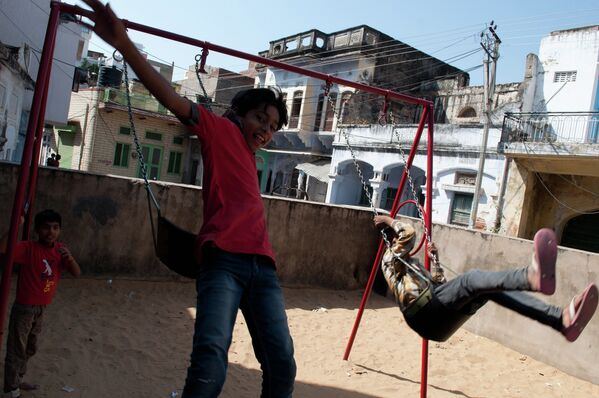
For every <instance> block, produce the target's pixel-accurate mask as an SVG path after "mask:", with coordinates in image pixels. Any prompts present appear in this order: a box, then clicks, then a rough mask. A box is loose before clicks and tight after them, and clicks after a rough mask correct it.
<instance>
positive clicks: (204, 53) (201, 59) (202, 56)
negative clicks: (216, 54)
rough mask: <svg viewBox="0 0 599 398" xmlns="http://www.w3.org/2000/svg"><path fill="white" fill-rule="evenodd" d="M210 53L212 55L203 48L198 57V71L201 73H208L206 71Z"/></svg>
mask: <svg viewBox="0 0 599 398" xmlns="http://www.w3.org/2000/svg"><path fill="white" fill-rule="evenodd" d="M208 53H210V51H209V50H208V49H207V48H206V47H202V53H201V54H197V55H196V70H197V71H198V72H200V73H204V74H206V73H208V72H206V69H205V67H206V59H208ZM198 63H199V66H198Z"/></svg>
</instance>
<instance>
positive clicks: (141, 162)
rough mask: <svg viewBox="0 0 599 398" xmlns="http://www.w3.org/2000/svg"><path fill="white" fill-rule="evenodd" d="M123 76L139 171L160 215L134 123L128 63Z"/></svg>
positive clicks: (124, 63)
mask: <svg viewBox="0 0 599 398" xmlns="http://www.w3.org/2000/svg"><path fill="white" fill-rule="evenodd" d="M123 74H124V76H125V97H126V99H127V114H128V115H129V125H130V126H131V133H133V142H134V143H135V151H136V152H137V158H138V162H139V169H140V172H141V175H142V177H143V179H144V185H145V187H146V191H147V192H148V194H149V195H150V197H151V198H152V202H154V206H156V209H157V210H158V213H160V206H159V205H158V202H157V201H156V198H155V197H154V193H153V192H152V189H151V187H150V182H149V181H148V175H147V174H148V167H147V165H146V162H145V159H144V155H143V152H142V150H141V144H140V143H139V138H138V137H137V132H136V131H135V123H134V121H133V110H132V109H131V95H130V93H129V74H128V68H127V63H126V62H123Z"/></svg>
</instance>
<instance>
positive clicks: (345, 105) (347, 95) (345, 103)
mask: <svg viewBox="0 0 599 398" xmlns="http://www.w3.org/2000/svg"><path fill="white" fill-rule="evenodd" d="M352 94H353V93H352V92H351V91H344V92H343V93H342V94H341V112H339V113H340V114H341V121H342V122H343V123H347V122H348V120H349V119H348V117H349V100H350V99H351V96H352Z"/></svg>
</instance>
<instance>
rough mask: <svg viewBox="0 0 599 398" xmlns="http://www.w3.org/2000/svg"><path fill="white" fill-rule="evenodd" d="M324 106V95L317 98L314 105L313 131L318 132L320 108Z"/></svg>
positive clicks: (320, 116)
mask: <svg viewBox="0 0 599 398" xmlns="http://www.w3.org/2000/svg"><path fill="white" fill-rule="evenodd" d="M323 106H324V94H320V95H319V96H318V103H317V104H316V117H315V118H314V131H319V130H320V122H322V107H323Z"/></svg>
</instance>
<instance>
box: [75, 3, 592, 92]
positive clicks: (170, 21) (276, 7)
mask: <svg viewBox="0 0 599 398" xmlns="http://www.w3.org/2000/svg"><path fill="white" fill-rule="evenodd" d="M65 1H66V2H68V0H65ZM76 4H79V5H82V6H84V4H83V3H82V2H81V1H79V2H77V3H76ZM110 4H111V6H112V7H113V9H114V10H115V11H116V13H117V15H118V16H119V17H121V18H124V19H128V20H130V21H133V22H137V23H140V24H144V25H149V26H152V27H155V28H159V29H163V30H167V31H171V32H174V33H178V34H182V35H185V36H190V37H193V38H195V39H199V40H203V41H208V42H211V43H214V44H218V45H220V46H225V47H229V48H232V49H235V50H238V51H242V52H246V53H250V54H255V55H256V54H257V53H258V52H259V51H263V50H267V49H268V48H269V43H270V42H271V41H273V40H276V39H280V38H283V37H286V36H290V35H294V34H296V33H300V32H304V31H307V30H310V29H318V30H321V31H323V32H325V33H332V32H335V31H339V30H344V29H347V28H350V27H353V26H357V25H362V24H366V25H369V26H371V27H372V28H374V29H377V30H379V31H381V32H383V33H385V34H387V35H389V36H391V37H393V38H395V39H397V40H400V41H402V42H404V43H406V44H409V45H411V46H412V47H415V48H417V49H418V50H421V51H423V52H425V53H428V54H429V55H432V56H434V57H436V58H439V59H441V60H448V61H447V62H448V63H450V64H452V65H454V66H456V67H458V68H461V69H463V70H470V69H471V68H475V67H477V66H480V65H481V64H482V60H483V54H484V53H483V52H482V51H476V52H474V53H473V54H471V55H468V56H464V55H465V54H468V53H469V52H470V53H472V51H471V50H475V49H481V46H480V33H481V31H483V30H484V29H485V28H486V27H487V26H488V24H489V23H490V22H491V21H494V23H495V24H496V25H497V34H498V35H499V37H500V39H501V41H502V43H501V45H500V47H499V53H500V58H499V61H498V64H497V83H510V82H518V81H522V78H523V75H524V65H525V61H526V55H527V54H528V53H538V49H539V44H540V41H541V38H542V37H544V36H547V35H548V34H549V33H550V32H552V31H555V30H560V29H569V28H574V27H580V26H588V25H596V24H599V2H597V1H596V0H502V1H493V0H486V1H485V0H483V1H473V0H454V1H447V0H429V1H426V2H425V1H413V0H412V1H405V0H396V1H392V0H376V1H355V0H345V1H342V2H341V1H334V0H329V1H322V0H303V1H287V0H278V1H273V0H260V1H242V0H235V1H223V0H221V1H209V2H207V1H198V0H195V1H192V0H174V1H170V2H165V1H159V0H113V1H111V2H110ZM130 35H131V38H132V39H133V41H135V42H137V43H141V44H143V45H144V47H145V51H146V52H148V54H149V56H150V57H151V58H154V59H157V60H160V61H162V62H166V63H172V62H174V64H175V71H174V80H178V79H182V78H183V76H184V73H185V70H186V69H187V68H188V67H189V65H192V64H194V62H195V61H194V57H195V55H196V54H197V53H199V51H200V49H198V48H194V47H191V46H188V45H183V44H179V43H175V42H172V41H169V40H166V39H162V38H159V37H152V36H149V35H146V34H142V33H139V32H131V33H130ZM90 49H92V50H96V51H102V52H104V53H105V54H108V53H110V52H111V51H112V50H111V49H110V47H109V46H108V45H107V44H106V43H104V42H103V41H102V40H101V39H99V38H98V37H95V36H94V37H93V38H92V43H91V45H90ZM481 50H482V49H481ZM207 63H208V64H209V65H212V66H217V67H223V68H226V69H229V70H232V71H236V72H238V71H241V70H244V69H247V61H245V60H243V59H239V58H233V57H229V56H226V55H222V54H218V53H215V52H210V55H209V57H208V62H207ZM470 84H471V85H480V84H482V68H480V67H479V68H478V69H474V70H472V71H471V72H470Z"/></svg>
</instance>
